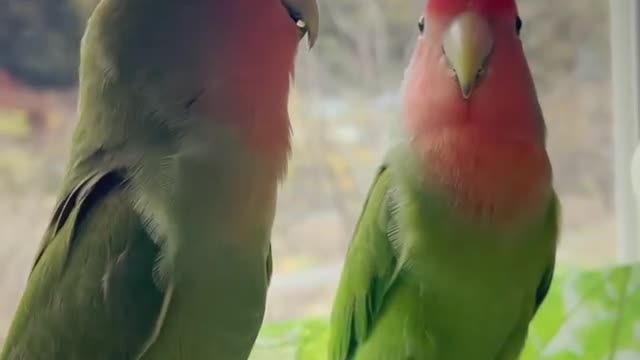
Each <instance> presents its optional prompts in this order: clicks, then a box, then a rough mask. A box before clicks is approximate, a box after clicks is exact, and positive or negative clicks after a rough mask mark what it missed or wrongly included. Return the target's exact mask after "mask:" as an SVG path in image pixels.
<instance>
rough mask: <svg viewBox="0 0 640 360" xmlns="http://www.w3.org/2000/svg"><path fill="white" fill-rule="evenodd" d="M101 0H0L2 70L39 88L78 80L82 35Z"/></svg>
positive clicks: (70, 84)
mask: <svg viewBox="0 0 640 360" xmlns="http://www.w3.org/2000/svg"><path fill="white" fill-rule="evenodd" d="M95 3H97V0H17V1H16V0H0V9H2V10H1V11H0V69H4V70H5V71H8V72H9V73H10V74H12V75H13V76H14V77H16V78H18V79H20V81H21V82H24V83H26V84H29V85H31V86H37V87H60V86H72V85H74V84H75V83H76V78H77V76H76V73H77V68H78V52H79V45H80V38H81V36H82V32H83V31H84V25H85V20H86V16H87V14H88V10H89V9H90V8H91V7H92V5H93V4H95Z"/></svg>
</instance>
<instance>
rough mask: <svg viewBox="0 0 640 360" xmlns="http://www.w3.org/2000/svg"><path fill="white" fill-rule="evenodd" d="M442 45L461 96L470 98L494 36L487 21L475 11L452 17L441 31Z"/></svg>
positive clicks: (487, 57)
mask: <svg viewBox="0 0 640 360" xmlns="http://www.w3.org/2000/svg"><path fill="white" fill-rule="evenodd" d="M442 47H443V51H444V55H445V57H446V58H447V60H448V62H449V65H450V66H451V68H452V69H453V70H454V71H455V73H456V78H457V80H458V83H459V85H460V90H461V91H462V97H463V98H465V99H469V97H471V93H472V92H473V89H474V88H475V87H476V86H477V84H478V81H479V80H480V78H481V76H482V74H483V73H484V70H485V66H486V65H487V62H488V60H489V57H490V56H491V51H492V50H493V36H492V34H491V28H490V27H489V24H488V23H487V21H486V20H485V19H484V18H483V17H481V16H480V15H478V14H476V13H474V12H465V13H462V14H460V15H458V16H457V17H456V18H454V19H453V21H452V22H451V24H450V25H449V28H448V29H447V30H446V32H445V33H444V37H443V42H442Z"/></svg>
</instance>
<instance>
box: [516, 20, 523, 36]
mask: <svg viewBox="0 0 640 360" xmlns="http://www.w3.org/2000/svg"><path fill="white" fill-rule="evenodd" d="M520 30H522V19H520V16H516V34H518V36H520Z"/></svg>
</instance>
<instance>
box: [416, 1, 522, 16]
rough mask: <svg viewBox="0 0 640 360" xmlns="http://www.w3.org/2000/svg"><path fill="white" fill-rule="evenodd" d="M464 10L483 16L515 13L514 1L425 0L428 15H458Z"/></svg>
mask: <svg viewBox="0 0 640 360" xmlns="http://www.w3.org/2000/svg"><path fill="white" fill-rule="evenodd" d="M465 10H475V11H477V12H479V13H484V14H498V13H504V12H511V13H516V12H517V6H516V2H515V0H427V9H426V12H427V13H428V14H429V13H430V14H435V13H437V14H458V13H461V12H463V11H465Z"/></svg>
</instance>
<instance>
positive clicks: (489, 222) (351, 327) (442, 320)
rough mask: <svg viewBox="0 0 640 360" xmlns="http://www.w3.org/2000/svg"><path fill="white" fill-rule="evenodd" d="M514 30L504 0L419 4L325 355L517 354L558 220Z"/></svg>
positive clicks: (511, 5)
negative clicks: (397, 103)
mask: <svg viewBox="0 0 640 360" xmlns="http://www.w3.org/2000/svg"><path fill="white" fill-rule="evenodd" d="M416 17H418V16H416ZM521 27H522V21H521V20H520V18H519V16H518V12H517V8H516V4H515V1H514V0H430V1H428V3H427V5H426V7H425V11H424V14H423V16H422V17H420V20H419V23H418V29H417V31H418V32H419V33H418V39H417V44H416V47H415V51H414V53H413V57H412V59H411V61H410V64H409V66H408V69H407V71H406V73H405V80H404V86H403V88H404V90H403V91H404V94H403V116H402V120H401V124H400V125H399V126H398V128H399V129H400V130H399V131H398V133H399V134H400V136H399V137H398V138H397V141H395V142H394V143H393V144H392V146H391V148H390V150H389V152H388V153H387V156H386V157H385V161H384V163H383V164H382V166H381V167H380V169H379V171H378V173H377V176H376V178H375V180H374V182H373V185H372V188H371V189H370V191H369V194H368V198H367V200H366V203H365V205H364V209H363V211H362V214H361V215H360V219H359V220H358V223H357V225H356V230H355V233H354V236H353V239H352V242H351V244H350V247H349V250H348V254H347V259H346V262H345V265H344V269H343V273H342V277H341V280H340V284H339V288H338V291H337V295H336V299H335V303H334V308H333V312H332V318H331V328H330V340H329V353H330V356H329V358H330V359H331V360H515V359H517V358H518V356H519V354H520V352H521V349H522V347H523V344H524V342H525V339H526V337H527V329H528V325H529V322H530V321H531V319H532V318H533V316H534V315H535V313H536V311H537V310H538V308H539V307H540V305H541V303H542V302H543V300H544V298H545V296H546V294H547V291H548V289H549V286H550V284H551V279H552V275H553V269H554V263H555V252H556V241H557V236H558V222H559V218H558V217H559V204H558V201H557V199H556V195H555V192H554V190H553V187H552V173H551V165H550V161H549V158H548V156H547V152H546V150H545V147H546V146H545V137H546V135H545V132H546V130H545V124H544V120H543V116H542V111H541V109H540V106H539V104H538V100H537V94H536V90H535V86H534V83H533V80H532V76H531V73H530V70H529V67H528V64H527V61H526V59H525V54H524V51H523V46H522V43H521V40H520V38H519V35H520V30H521Z"/></svg>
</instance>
